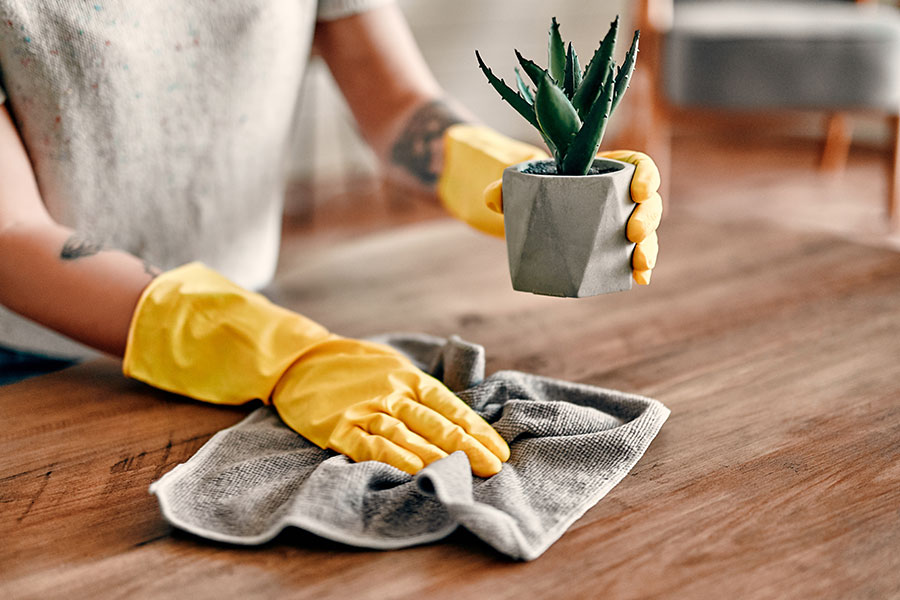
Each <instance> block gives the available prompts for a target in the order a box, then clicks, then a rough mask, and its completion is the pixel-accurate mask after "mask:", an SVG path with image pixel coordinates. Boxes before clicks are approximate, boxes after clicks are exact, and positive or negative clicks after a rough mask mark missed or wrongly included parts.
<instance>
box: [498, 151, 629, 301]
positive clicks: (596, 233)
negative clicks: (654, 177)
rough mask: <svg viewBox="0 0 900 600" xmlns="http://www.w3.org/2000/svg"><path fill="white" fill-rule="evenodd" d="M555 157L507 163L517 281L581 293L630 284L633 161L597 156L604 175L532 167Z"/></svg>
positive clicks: (552, 291) (529, 287)
mask: <svg viewBox="0 0 900 600" xmlns="http://www.w3.org/2000/svg"><path fill="white" fill-rule="evenodd" d="M548 163H549V164H550V165H552V164H553V161H552V160H531V161H526V162H523V163H519V164H517V165H513V166H511V167H507V168H506V169H505V170H504V171H503V219H504V226H505V229H506V251H507V256H508V258H509V273H510V277H511V278H512V285H513V289H516V290H519V291H523V292H532V293H534V294H543V295H546V296H565V297H570V298H581V297H584V296H596V295H597V294H606V293H610V292H621V291H624V290H630V289H631V281H632V278H631V254H632V252H633V251H634V244H633V243H631V242H629V241H628V238H627V237H626V235H625V227H626V224H627V223H628V218H629V217H630V216H631V212H632V211H633V210H634V208H635V206H636V205H635V204H634V202H632V201H631V176H632V175H633V174H634V165H632V164H630V163H626V162H621V161H618V160H611V159H606V158H598V159H595V160H594V168H595V169H596V168H599V169H600V170H606V169H610V171H609V172H605V173H600V174H598V175H541V174H534V173H526V172H525V171H526V170H527V169H534V168H535V167H538V168H539V167H540V166H542V165H543V164H548Z"/></svg>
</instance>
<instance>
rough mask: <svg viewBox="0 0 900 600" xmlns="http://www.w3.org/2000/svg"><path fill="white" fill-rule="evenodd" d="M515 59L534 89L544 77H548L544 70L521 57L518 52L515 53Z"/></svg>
mask: <svg viewBox="0 0 900 600" xmlns="http://www.w3.org/2000/svg"><path fill="white" fill-rule="evenodd" d="M515 53H516V59H517V60H518V61H519V64H520V65H522V70H524V71H525V74H526V75H528V79H530V80H531V81H532V83H534V87H536V88H537V87H540V85H541V81H543V79H544V76H545V75H546V76H548V77H549V76H550V75H549V73H547V71H546V70H544V69H542V68H541V67H540V66H538V64H537V63H536V62H534V61H533V60H528V59H527V58H525V57H524V56H522V55H521V54H520V53H519V51H518V50H516V51H515Z"/></svg>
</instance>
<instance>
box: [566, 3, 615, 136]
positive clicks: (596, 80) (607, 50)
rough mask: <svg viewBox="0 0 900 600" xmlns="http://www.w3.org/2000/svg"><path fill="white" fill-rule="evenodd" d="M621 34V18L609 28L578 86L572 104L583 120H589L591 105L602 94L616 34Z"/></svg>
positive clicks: (613, 50)
mask: <svg viewBox="0 0 900 600" xmlns="http://www.w3.org/2000/svg"><path fill="white" fill-rule="evenodd" d="M618 32H619V17H616V20H615V21H613V22H612V23H611V24H610V26H609V31H608V32H607V33H606V37H604V38H603V41H602V42H600V47H599V48H597V51H596V52H594V56H593V58H591V62H590V63H589V64H588V67H587V71H586V72H585V74H584V80H583V81H582V82H581V85H580V86H578V90H576V92H575V96H574V97H573V98H572V104H573V105H574V106H575V110H577V111H578V114H579V116H580V117H581V118H582V119H585V118H587V114H588V112H589V111H590V110H591V105H593V104H594V100H595V99H596V98H597V96H598V95H599V94H600V86H601V85H602V84H603V82H604V81H605V80H606V72H607V70H608V68H609V63H610V62H612V57H613V52H615V50H616V34H617V33H618Z"/></svg>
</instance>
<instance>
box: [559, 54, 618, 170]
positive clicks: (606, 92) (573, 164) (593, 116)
mask: <svg viewBox="0 0 900 600" xmlns="http://www.w3.org/2000/svg"><path fill="white" fill-rule="evenodd" d="M614 94H615V85H613V72H612V69H608V70H607V75H606V80H605V81H604V82H603V87H602V91H601V92H600V97H599V98H597V101H596V102H595V103H594V105H593V106H592V107H591V110H590V112H589V113H588V116H587V119H585V121H584V126H583V127H582V128H581V129H580V130H579V131H578V133H577V134H576V135H575V138H574V139H573V140H572V143H571V144H569V147H568V149H567V151H566V155H565V157H564V158H563V163H562V169H561V171H562V173H564V174H566V175H585V174H587V172H588V171H589V170H590V169H591V165H592V164H593V163H594V157H595V156H596V155H597V149H598V148H599V147H600V142H601V141H602V140H603V133H604V131H606V125H607V123H608V122H609V115H610V113H611V112H612V103H613V96H614Z"/></svg>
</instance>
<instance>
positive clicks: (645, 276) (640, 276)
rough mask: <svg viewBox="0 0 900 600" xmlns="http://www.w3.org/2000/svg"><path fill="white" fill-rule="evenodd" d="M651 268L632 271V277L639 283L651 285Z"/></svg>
mask: <svg viewBox="0 0 900 600" xmlns="http://www.w3.org/2000/svg"><path fill="white" fill-rule="evenodd" d="M650 273H651V271H650V269H647V270H645V271H634V272H633V273H632V277H634V281H635V283H637V284H638V285H649V283H650Z"/></svg>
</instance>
